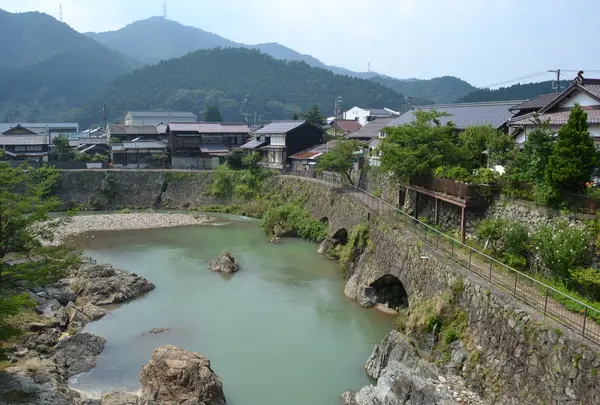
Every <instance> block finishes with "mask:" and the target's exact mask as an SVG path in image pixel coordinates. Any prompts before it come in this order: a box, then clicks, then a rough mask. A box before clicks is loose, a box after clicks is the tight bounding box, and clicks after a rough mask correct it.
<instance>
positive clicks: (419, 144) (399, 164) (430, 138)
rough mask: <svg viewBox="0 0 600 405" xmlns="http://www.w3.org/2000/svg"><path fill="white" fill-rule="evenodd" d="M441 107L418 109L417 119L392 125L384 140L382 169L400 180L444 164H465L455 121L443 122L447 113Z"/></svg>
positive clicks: (426, 172) (381, 145) (381, 149)
mask: <svg viewBox="0 0 600 405" xmlns="http://www.w3.org/2000/svg"><path fill="white" fill-rule="evenodd" d="M446 115H447V114H442V113H439V112H437V111H417V112H416V113H415V118H416V120H415V121H414V122H411V123H410V124H406V125H403V126H400V127H392V128H388V130H387V136H386V137H385V138H383V141H382V142H381V144H380V147H379V149H380V151H381V169H382V170H384V171H386V172H391V173H393V174H394V175H395V177H396V178H397V179H399V180H400V181H408V180H410V178H411V177H413V176H416V175H426V174H431V173H432V172H433V170H434V169H435V168H437V167H440V166H461V165H464V164H465V160H464V156H463V154H462V151H461V149H460V147H459V146H458V142H457V140H456V137H455V135H454V134H455V128H454V125H453V124H450V123H449V124H447V125H441V124H440V121H439V118H440V117H443V116H446Z"/></svg>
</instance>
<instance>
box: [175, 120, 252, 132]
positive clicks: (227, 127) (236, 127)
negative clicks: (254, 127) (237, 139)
mask: <svg viewBox="0 0 600 405" xmlns="http://www.w3.org/2000/svg"><path fill="white" fill-rule="evenodd" d="M169 129H170V130H171V131H172V132H196V133H198V134H248V133H250V128H248V125H246V124H238V123H222V122H172V123H170V124H169Z"/></svg>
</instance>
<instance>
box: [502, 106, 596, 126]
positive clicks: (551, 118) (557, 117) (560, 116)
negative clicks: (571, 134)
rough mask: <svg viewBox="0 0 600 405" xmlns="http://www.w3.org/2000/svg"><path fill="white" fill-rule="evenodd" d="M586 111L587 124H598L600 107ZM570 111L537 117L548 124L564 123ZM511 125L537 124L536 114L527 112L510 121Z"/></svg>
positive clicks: (567, 119)
mask: <svg viewBox="0 0 600 405" xmlns="http://www.w3.org/2000/svg"><path fill="white" fill-rule="evenodd" d="M585 112H586V113H587V116H588V119H587V122H588V124H600V109H592V110H585ZM570 115H571V111H568V110H567V111H558V112H554V113H546V114H539V115H537V119H539V120H540V121H542V122H548V124H550V125H564V124H566V123H567V121H569V116H570ZM510 125H511V126H521V125H523V126H532V125H537V120H536V115H535V114H527V115H524V116H522V117H518V118H517V119H515V120H513V121H511V122H510Z"/></svg>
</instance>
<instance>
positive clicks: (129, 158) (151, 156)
mask: <svg viewBox="0 0 600 405" xmlns="http://www.w3.org/2000/svg"><path fill="white" fill-rule="evenodd" d="M166 154H167V145H166V144H164V143H162V142H159V141H155V140H138V141H124V142H123V143H119V144H113V145H112V148H111V162H112V164H113V167H116V168H136V169H138V168H141V169H144V168H148V167H154V166H160V164H161V159H160V158H159V156H162V155H164V156H166Z"/></svg>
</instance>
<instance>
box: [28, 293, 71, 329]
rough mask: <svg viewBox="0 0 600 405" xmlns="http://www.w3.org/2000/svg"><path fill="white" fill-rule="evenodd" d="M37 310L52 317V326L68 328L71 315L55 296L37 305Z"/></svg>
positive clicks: (47, 316)
mask: <svg viewBox="0 0 600 405" xmlns="http://www.w3.org/2000/svg"><path fill="white" fill-rule="evenodd" d="M36 312H37V313H39V314H41V315H42V316H43V317H45V318H49V319H50V326H53V327H60V328H66V327H67V323H68V322H69V316H68V315H67V312H66V311H65V308H64V307H63V306H62V305H61V304H60V302H58V300H56V299H55V298H53V299H50V300H48V301H46V302H44V303H43V304H40V305H39V306H38V307H36Z"/></svg>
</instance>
